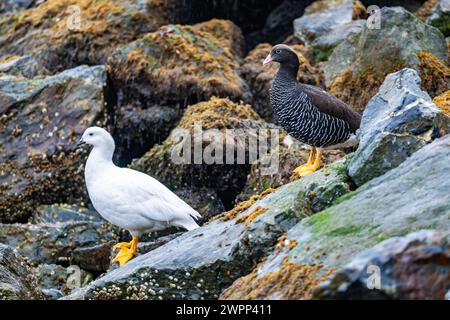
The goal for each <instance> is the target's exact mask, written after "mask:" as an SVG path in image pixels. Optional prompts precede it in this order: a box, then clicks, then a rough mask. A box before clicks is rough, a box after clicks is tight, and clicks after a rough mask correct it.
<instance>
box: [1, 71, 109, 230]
mask: <svg viewBox="0 0 450 320" xmlns="http://www.w3.org/2000/svg"><path fill="white" fill-rule="evenodd" d="M105 83H106V72H105V67H103V66H94V67H87V66H80V67H77V68H75V69H70V70H67V71H64V72H62V73H59V74H56V75H54V76H46V77H37V78H33V79H27V78H23V77H22V76H12V75H8V74H6V75H1V74H0V114H2V116H1V117H0V128H1V130H0V150H1V152H0V199H1V200H0V222H7V223H8V222H17V221H20V222H24V221H26V220H27V218H28V217H29V216H30V215H31V213H32V212H33V211H34V209H35V208H36V206H37V205H39V204H51V203H55V202H58V203H65V202H73V201H76V200H77V199H86V191H85V188H84V176H83V170H80V169H82V165H83V163H84V161H85V156H84V155H83V153H82V152H81V154H80V152H78V151H74V149H75V144H76V141H77V140H78V139H79V137H80V136H81V134H82V133H83V132H84V130H85V129H86V128H87V127H90V126H92V125H102V123H103V121H104V120H105V114H104V110H105V106H104V104H105V99H104V94H103V91H104V86H105Z"/></svg>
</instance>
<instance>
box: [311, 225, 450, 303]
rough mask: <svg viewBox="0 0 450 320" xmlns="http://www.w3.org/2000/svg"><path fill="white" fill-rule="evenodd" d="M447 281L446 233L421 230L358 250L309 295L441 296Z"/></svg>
mask: <svg viewBox="0 0 450 320" xmlns="http://www.w3.org/2000/svg"><path fill="white" fill-rule="evenodd" d="M449 283H450V237H449V236H448V234H447V235H444V234H442V233H440V232H433V231H424V230H422V231H418V232H414V233H411V234H408V235H407V236H404V237H394V238H391V239H388V240H385V241H383V242H381V243H379V244H377V245H376V246H374V247H373V248H370V249H367V250H365V251H363V252H361V253H360V254H358V255H357V256H356V257H355V258H354V259H353V260H352V261H351V262H350V263H349V264H347V265H346V266H344V267H343V268H342V269H340V270H338V271H337V272H336V273H335V274H334V275H333V276H332V277H331V279H330V280H329V281H326V282H325V283H323V284H321V285H319V286H318V287H317V289H316V290H315V291H314V294H313V298H315V299H401V300H406V299H415V300H424V299H426V300H444V299H445V294H446V292H447V290H448V285H449Z"/></svg>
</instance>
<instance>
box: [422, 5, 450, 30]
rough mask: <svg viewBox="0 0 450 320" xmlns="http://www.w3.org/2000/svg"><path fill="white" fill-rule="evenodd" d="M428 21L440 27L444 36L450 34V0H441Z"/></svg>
mask: <svg viewBox="0 0 450 320" xmlns="http://www.w3.org/2000/svg"><path fill="white" fill-rule="evenodd" d="M427 23H428V24H430V25H432V26H433V27H436V28H438V29H439V30H440V31H441V32H442V33H443V34H444V36H446V37H448V36H450V1H449V0H440V1H439V2H438V3H437V4H436V6H435V7H434V8H433V11H432V14H431V16H430V17H429V18H428V19H427Z"/></svg>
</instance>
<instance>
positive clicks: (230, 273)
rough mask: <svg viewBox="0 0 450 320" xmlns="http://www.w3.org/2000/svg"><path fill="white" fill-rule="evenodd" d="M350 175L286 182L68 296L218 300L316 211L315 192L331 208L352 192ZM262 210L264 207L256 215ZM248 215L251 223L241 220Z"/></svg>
mask: <svg viewBox="0 0 450 320" xmlns="http://www.w3.org/2000/svg"><path fill="white" fill-rule="evenodd" d="M345 179H346V174H345V170H337V169H335V168H334V167H333V166H330V167H329V168H326V169H323V170H320V171H318V172H316V173H314V174H312V175H310V176H307V177H305V178H304V179H301V180H297V181H295V182H292V183H290V184H287V185H285V186H282V187H280V188H279V189H278V190H277V191H275V192H272V193H270V194H268V195H266V196H265V197H264V198H262V199H261V200H259V201H256V202H255V203H254V204H253V205H252V206H250V207H249V208H248V209H247V210H245V211H243V212H241V213H239V214H238V215H237V216H236V217H234V218H232V219H230V220H227V221H223V220H221V219H216V220H214V221H211V222H210V223H208V224H206V225H205V226H203V227H202V228H200V229H196V230H193V231H191V232H187V233H184V234H182V235H181V236H179V237H177V238H175V239H174V240H172V241H170V242H168V243H166V244H165V245H163V246H161V247H159V248H157V249H155V250H153V251H150V252H148V253H146V254H144V255H141V256H139V257H137V258H135V259H133V260H131V261H130V262H129V263H128V264H126V265H125V266H123V267H121V268H119V269H116V270H114V271H111V272H109V273H107V274H106V275H105V276H103V277H101V278H99V279H97V280H95V281H94V282H92V283H91V284H89V285H88V286H87V287H86V288H84V289H83V290H81V291H79V292H77V293H74V294H73V295H72V296H69V297H68V299H83V298H84V299H201V298H204V299H217V298H218V296H219V295H220V293H221V292H222V290H223V289H225V288H226V287H228V286H229V285H230V284H231V283H232V282H233V281H234V280H235V279H237V278H239V277H241V276H243V275H245V274H247V273H249V272H250V271H251V270H252V269H253V268H254V266H255V265H256V264H257V263H259V262H260V261H261V259H263V258H264V257H265V256H267V255H268V254H269V253H270V252H271V251H272V250H274V249H275V246H276V244H277V242H278V239H279V238H280V236H282V235H283V234H284V233H285V232H286V231H287V230H288V229H289V228H291V227H292V226H293V225H294V224H295V223H296V222H298V221H299V220H301V219H302V218H304V217H307V216H309V215H310V214H311V207H307V206H305V203H311V201H312V200H311V199H310V194H311V193H315V194H316V195H315V198H316V200H317V202H318V203H322V204H323V205H324V206H328V205H330V204H331V203H333V201H334V199H336V198H338V197H339V196H341V195H342V194H344V193H346V192H348V189H349V186H348V185H347V184H346V182H345ZM312 206H313V204H312ZM258 208H264V210H261V209H259V214H258V215H254V216H251V214H252V213H254V212H255V211H257V210H258ZM243 217H246V219H245V221H244V222H248V223H237V222H238V221H239V220H240V219H241V218H243ZM248 218H250V219H248Z"/></svg>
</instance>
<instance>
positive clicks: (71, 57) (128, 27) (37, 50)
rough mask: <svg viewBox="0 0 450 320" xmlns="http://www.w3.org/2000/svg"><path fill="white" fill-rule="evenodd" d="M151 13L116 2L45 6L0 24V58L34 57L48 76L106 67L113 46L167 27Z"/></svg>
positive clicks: (85, 0)
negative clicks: (82, 66) (3, 55)
mask: <svg viewBox="0 0 450 320" xmlns="http://www.w3.org/2000/svg"><path fill="white" fill-rule="evenodd" d="M151 12H152V14H151V15H149V14H147V13H146V12H145V10H141V9H139V8H138V6H137V5H136V4H134V3H131V2H125V1H118V0H113V1H111V0H52V1H46V2H44V3H42V4H40V5H39V6H36V7H35V8H31V9H28V10H24V11H21V12H19V13H18V14H16V15H13V16H6V17H4V18H3V19H0V32H1V33H3V35H4V37H3V39H2V40H0V48H1V50H0V53H8V52H15V53H19V54H28V53H31V54H34V55H36V56H37V57H38V59H39V60H42V61H43V62H44V63H45V66H46V67H47V68H48V69H50V70H53V71H55V70H61V69H66V68H68V67H73V66H76V65H80V64H83V63H85V64H101V63H105V62H106V58H107V57H108V56H109V55H110V54H111V53H112V51H113V50H114V48H115V47H117V45H119V44H123V43H128V42H130V41H133V40H134V39H136V38H137V36H138V35H139V34H141V33H146V32H149V31H152V30H156V29H157V28H158V27H159V26H160V25H161V24H162V23H167V22H168V21H167V20H166V19H162V18H160V17H159V14H160V13H161V11H160V10H153V11H151ZM37 31H39V32H37ZM31 32H33V37H29V36H27V34H29V33H31ZM25 40H26V41H25ZM68 51H70V52H71V54H67V52H68Z"/></svg>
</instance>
